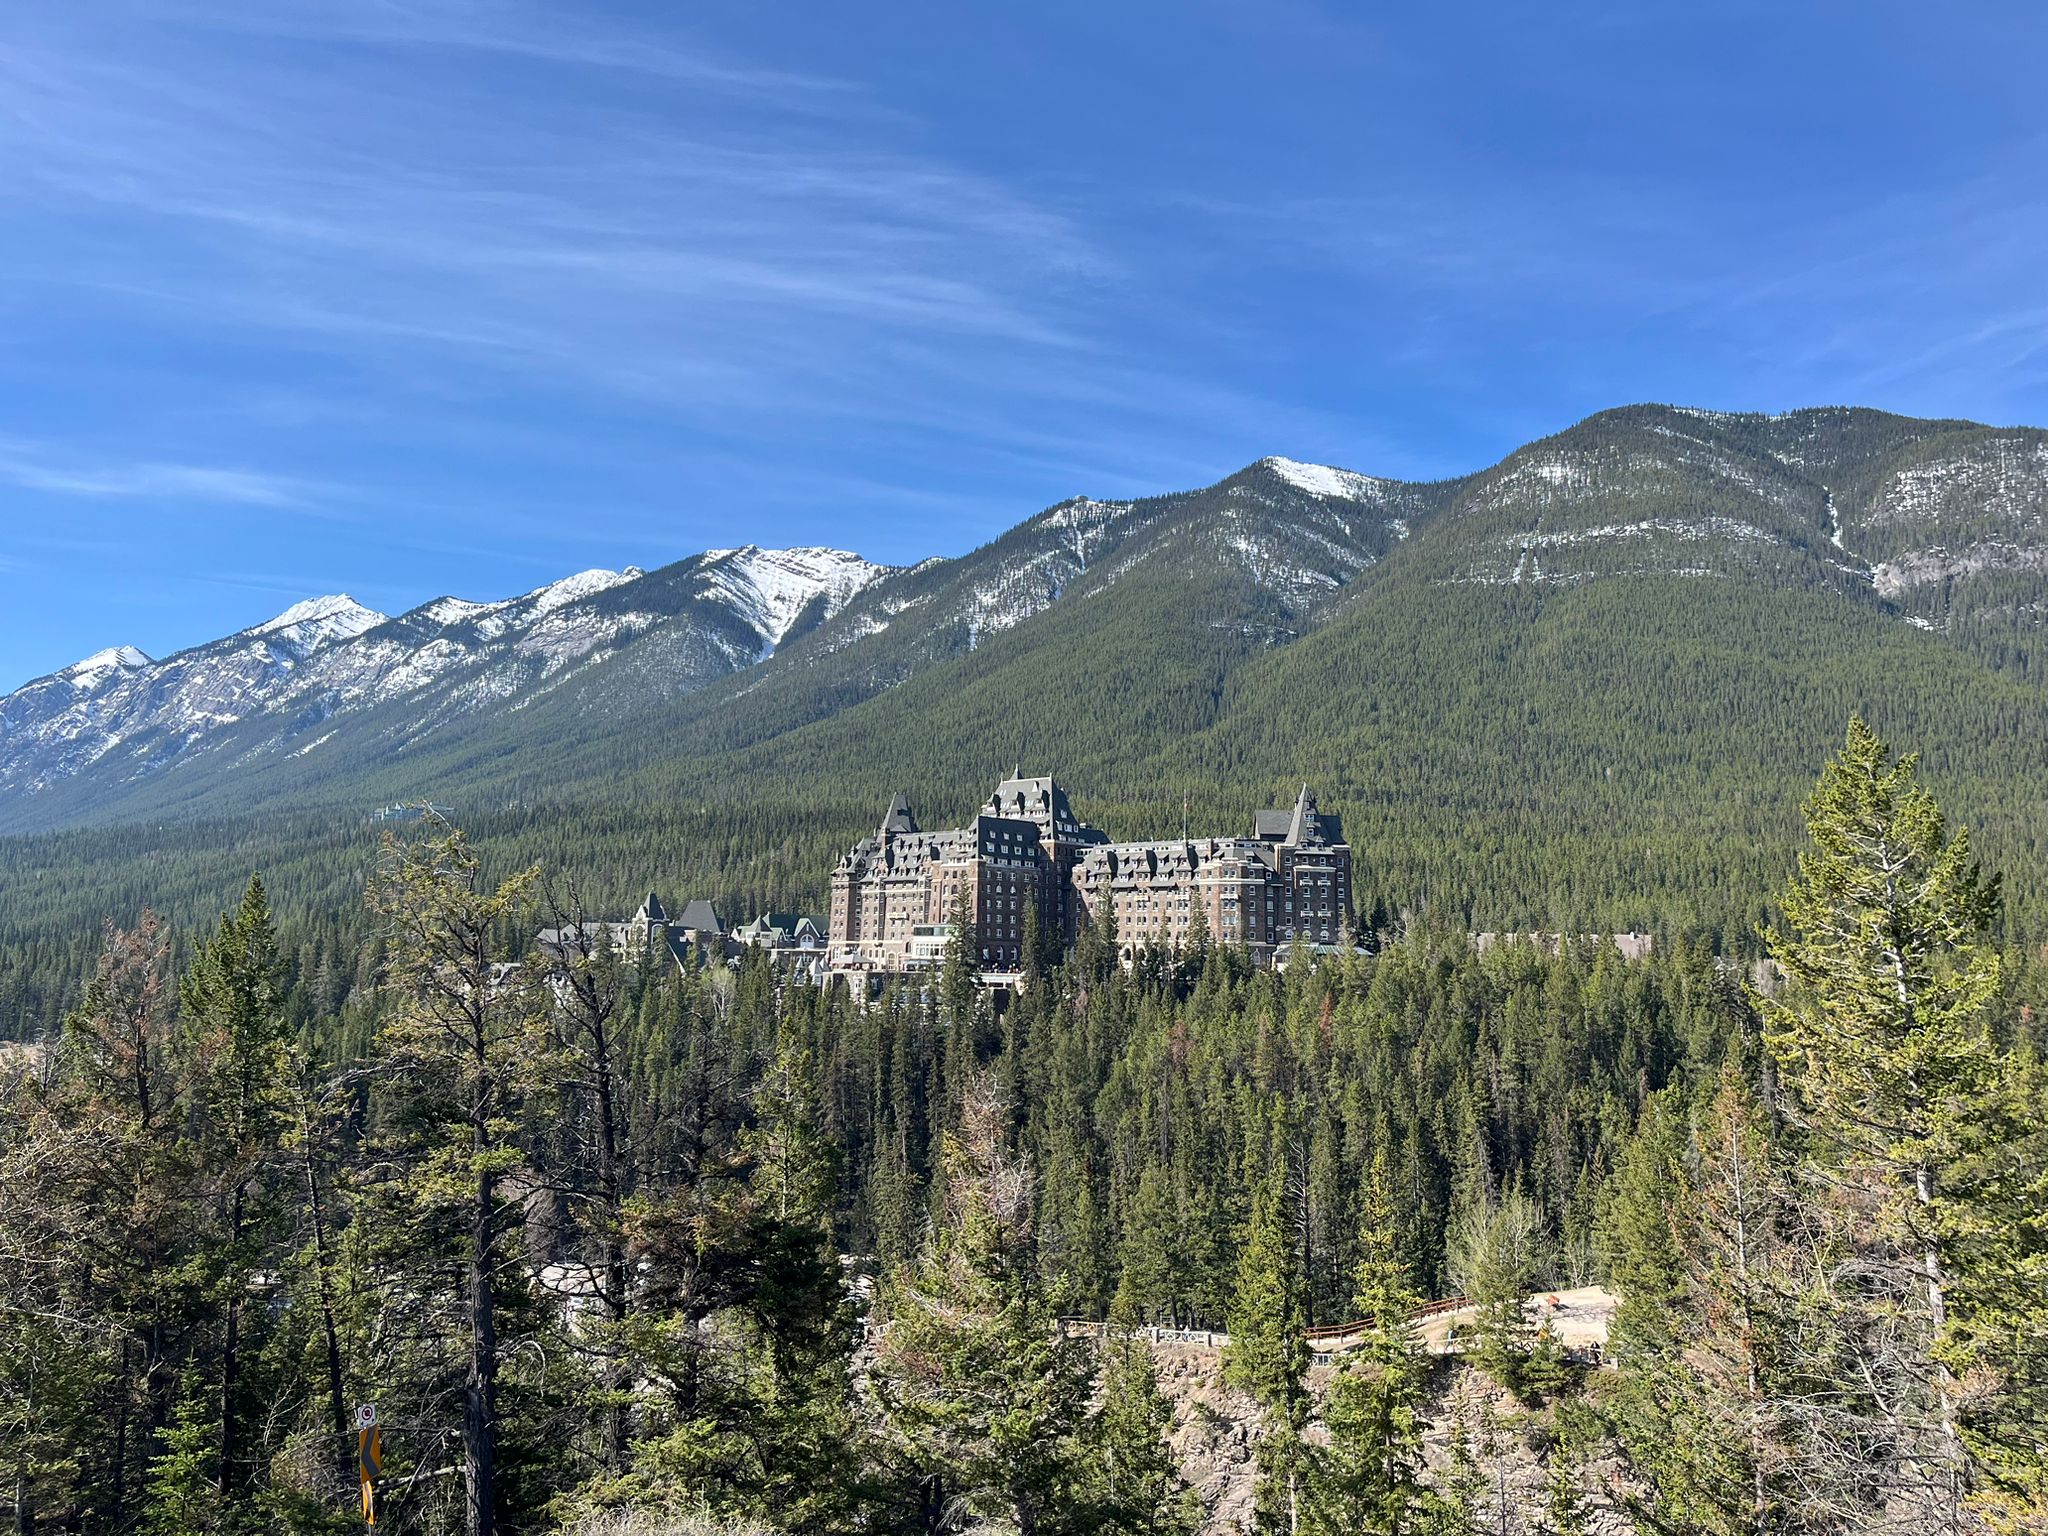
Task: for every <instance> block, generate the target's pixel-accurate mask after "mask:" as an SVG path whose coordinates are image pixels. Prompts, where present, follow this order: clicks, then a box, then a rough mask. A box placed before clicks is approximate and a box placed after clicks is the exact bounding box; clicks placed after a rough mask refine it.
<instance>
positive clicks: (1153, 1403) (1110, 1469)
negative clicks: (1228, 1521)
mask: <svg viewBox="0 0 2048 1536" xmlns="http://www.w3.org/2000/svg"><path fill="white" fill-rule="evenodd" d="M1100 1375H1101V1394H1100V1395H1101V1405H1100V1407H1099V1408H1098V1409H1097V1412H1096V1416H1095V1422H1094V1426H1093V1428H1092V1430H1091V1432H1090V1434H1089V1436H1088V1442H1089V1453H1090V1457H1091V1461H1092V1467H1093V1504H1094V1507H1093V1509H1092V1510H1090V1511H1089V1515H1090V1518H1091V1522H1092V1528H1093V1529H1095V1530H1097V1531H1101V1532H1103V1533H1105V1536H1193V1533H1194V1531H1195V1530H1196V1528H1197V1527H1198V1526H1199V1524H1200V1522H1201V1506H1200V1502H1199V1501H1198V1500H1197V1499H1196V1498H1195V1496H1194V1494H1193V1492H1192V1491H1191V1490H1190V1489H1189V1488H1188V1487H1187V1485H1186V1484H1185V1483H1184V1482H1183V1481H1182V1480H1181V1475H1180V1468H1179V1465H1178V1464H1177V1462H1176V1461H1175V1459H1174V1455H1173V1448H1172V1445H1171V1442H1170V1440H1169V1438H1168V1437H1169V1435H1170V1434H1171V1432H1172V1429H1173V1405H1172V1404H1171V1403H1170V1402H1168V1401H1167V1400H1166V1396H1165V1394H1164V1393H1162V1392H1161V1391H1160V1390H1159V1368H1158V1365H1157V1363H1156V1362H1155V1361H1154V1360H1153V1358H1152V1350H1151V1346H1150V1345H1148V1344H1147V1343H1146V1342H1145V1336H1144V1334H1143V1332H1142V1331H1141V1330H1140V1329H1139V1327H1138V1326H1137V1324H1136V1323H1135V1321H1134V1319H1133V1315H1132V1313H1131V1312H1130V1310H1129V1309H1127V1308H1122V1307H1120V1308H1118V1309H1117V1310H1115V1311H1113V1312H1112V1313H1111V1315H1110V1320H1109V1329H1108V1332H1107V1335H1106V1336H1105V1338H1104V1340H1103V1347H1102V1354H1101V1367H1100Z"/></svg>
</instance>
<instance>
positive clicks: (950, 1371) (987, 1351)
mask: <svg viewBox="0 0 2048 1536" xmlns="http://www.w3.org/2000/svg"><path fill="white" fill-rule="evenodd" d="M1009 1113H1010V1111H1009V1106H1008V1105H1007V1104H1005V1103H1003V1102H1002V1100H1001V1099H1000V1098H999V1096H998V1095H997V1094H996V1093H995V1091H994V1088H993V1084H992V1082H991V1081H990V1079H988V1078H987V1077H986V1076H983V1077H980V1078H978V1079H977V1080H976V1081H975V1082H974V1083H972V1084H970V1085H969V1087H968V1090H967V1092H966V1094H965V1096H964V1099H963V1103H962V1109H961V1122H960V1124H959V1126H958V1127H957V1128H955V1129H953V1130H950V1131H948V1132H947V1133H946V1135H945V1137H944V1138H943V1148H942V1152H941V1167H942V1173H943V1178H944V1192H943V1205H942V1210H941V1215H940V1219H939V1220H938V1221H937V1223H936V1224H935V1226H934V1229H933V1232H932V1234H931V1236H930V1238H929V1240H928V1241H927V1243H926V1244H925V1247H924V1249H923V1251H922V1252H921V1253H920V1255H919V1256H918V1258H917V1259H916V1260H915V1261H914V1262H913V1263H911V1264H909V1265H906V1266H905V1267H904V1268H902V1269H901V1270H899V1271H898V1272H897V1273H896V1274H895V1275H893V1276H892V1277H891V1278H890V1280H889V1283H888V1284H887V1286H886V1287H885V1289H884V1292H883V1296H882V1304H883V1307H884V1310H885V1312H886V1316H887V1327H886V1329H885V1331H884V1333H883V1335H882V1341H881V1354H880V1364H881V1371H882V1374H881V1379H880V1381H879V1383H878V1386H879V1389H880V1391H881V1393H882V1397H883V1404H884V1409H885V1415H886V1418H887V1422H888V1427H889V1431H890V1438H891V1441H892V1442H893V1445H894V1447H895V1451H896V1454H897V1455H898V1456H900V1457H901V1459H902V1461H903V1463H904V1466H905V1472H906V1481H907V1482H908V1484H909V1489H908V1503H909V1506H910V1514H911V1519H912V1521H913V1522H914V1524H915V1525H916V1526H917V1528H919V1529H922V1530H924V1531H927V1532H930V1533H934V1536H936V1533H938V1532H941V1531H949V1530H953V1529H956V1528H957V1527H958V1526H959V1524H960V1523H961V1521H962V1520H963V1519H965V1518H967V1517H969V1516H976V1517H979V1518H982V1519H989V1520H998V1521H1003V1522H1006V1523H1008V1524H1010V1525H1011V1526H1013V1527H1014V1528H1015V1529H1016V1530H1017V1531H1018V1533H1019V1536H1049V1533H1053V1532H1060V1531H1065V1530H1071V1529H1074V1528H1075V1527H1076V1526H1077V1525H1078V1524H1079V1523H1080V1521H1081V1515H1082V1511H1083V1510H1084V1509H1085V1507H1086V1500H1087V1456H1086V1442H1085V1439H1084V1433H1085V1430H1086V1426H1087V1423H1088V1417H1089V1414H1088V1399H1089V1394H1090V1380H1089V1373H1088V1369H1087V1360H1086V1355H1085V1351H1084V1349H1083V1346H1082V1345H1081V1343H1080V1341H1078V1340H1074V1339H1069V1338H1067V1337H1065V1336H1064V1335H1063V1334H1062V1333H1061V1331H1060V1330H1059V1328H1058V1327H1057V1326H1056V1319H1055V1317H1054V1315H1053V1311H1052V1308H1051V1307H1050V1306H1049V1305H1048V1304H1047V1300H1046V1297H1045V1294H1044V1290H1043V1287H1042V1285H1041V1284H1040V1282H1039V1278H1038V1276H1037V1274H1036V1272H1035V1268H1034V1265H1033V1244H1032V1241H1031V1206H1032V1203H1033V1194H1032V1184H1033V1180H1032V1177H1031V1170H1030V1167H1029V1165H1028V1164H1026V1163H1024V1162H1023V1161H1022V1160H1021V1159H1020V1158H1018V1157H1017V1156H1016V1154H1015V1152H1014V1151H1013V1150H1012V1149H1011V1147H1010V1145H1009V1129H1008V1119H1009Z"/></svg>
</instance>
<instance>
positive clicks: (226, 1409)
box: [214, 1185, 243, 1500]
mask: <svg viewBox="0 0 2048 1536" xmlns="http://www.w3.org/2000/svg"><path fill="white" fill-rule="evenodd" d="M228 1205H229V1214H228V1245H229V1251H230V1252H233V1251H234V1250H235V1249H236V1248H237V1247H239V1245H240V1243H241V1240H242V1216H243V1203H242V1189H241V1186H240V1185H237V1186H236V1187H235V1191H234V1193H233V1194H232V1195H231V1196H230V1197H229V1202H228ZM229 1283H230V1285H231V1286H233V1287H234V1288H233V1289H231V1290H230V1291H229V1292H228V1299H227V1306H226V1309H225V1311H226V1316H225V1317H224V1318H223V1319H222V1320H221V1345H220V1466H219V1467H218V1468H216V1469H215V1477H214V1486H215V1487H217V1488H218V1489H219V1490H220V1493H221V1497H222V1499H223V1500H225V1499H226V1498H227V1497H228V1496H229V1495H230V1494H231V1493H232V1492H233V1491H234V1485H235V1473H234V1466H235V1462H236V1460H237V1459H238V1458H239V1457H240V1456H241V1453H242V1448H241V1446H240V1445H238V1444H237V1443H236V1440H235V1386H236V1376H237V1373H238V1371H239V1369H240V1366H241V1357H240V1350H241V1342H242V1291H241V1287H240V1284H239V1276H238V1275H234V1276H230V1280H229Z"/></svg>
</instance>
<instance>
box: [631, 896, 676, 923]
mask: <svg viewBox="0 0 2048 1536" xmlns="http://www.w3.org/2000/svg"><path fill="white" fill-rule="evenodd" d="M633 920H634V921H635V922H641V923H665V922H667V921H668V913H667V912H666V911H664V910H663V909H662V905H661V898H660V897H659V896H657V895H655V894H654V892H652V891H649V892H648V893H647V899H646V900H645V901H643V902H641V903H640V910H639V911H638V912H635V913H634V914H633Z"/></svg>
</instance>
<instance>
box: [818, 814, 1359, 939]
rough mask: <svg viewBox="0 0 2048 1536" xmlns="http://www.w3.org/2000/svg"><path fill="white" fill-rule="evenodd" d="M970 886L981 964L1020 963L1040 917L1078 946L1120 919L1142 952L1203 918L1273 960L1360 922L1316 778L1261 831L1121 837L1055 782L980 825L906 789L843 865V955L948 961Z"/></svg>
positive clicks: (1220, 933) (1264, 817) (835, 892)
mask: <svg viewBox="0 0 2048 1536" xmlns="http://www.w3.org/2000/svg"><path fill="white" fill-rule="evenodd" d="M962 890H964V891H965V892H966V894H967V899H968V907H969V910H970V911H971V912H972V913H973V914H974V925H975V933H976V936H977V938H978V939H979V942H980V949H981V966H982V969H983V970H984V971H986V972H990V973H995V974H1001V973H1004V972H1008V971H1013V970H1015V969H1016V968H1017V966H1018V964H1019V962H1020V959H1021V957H1022V953H1023V942H1024V917H1025V913H1026V911H1027V910H1030V909H1034V908H1035V909H1036V911H1037V914H1038V921H1039V926H1040V929H1041V931H1042V932H1047V933H1056V934H1058V935H1060V936H1061V938H1062V939H1063V940H1064V941H1065V942H1069V943H1071V942H1072V940H1073V938H1074V936H1075V935H1076V934H1077V933H1078V932H1079V931H1080V929H1081V925H1082V924H1083V923H1093V922H1096V921H1099V919H1100V917H1101V915H1102V914H1103V913H1104V912H1105V911H1109V910H1113V911H1114V912H1115V913H1116V930H1117V936H1118V942H1119V944H1120V946H1121V948H1122V949H1123V951H1124V954H1125V955H1126V957H1129V956H1130V955H1132V954H1134V953H1135V952H1136V951H1137V950H1139V949H1141V948H1143V947H1144V946H1145V945H1147V944H1153V943H1159V944H1174V943H1179V942H1182V941H1184V940H1185V939H1186V938H1187V936H1188V933H1189V931H1190V929H1191V927H1192V925H1193V921H1194V915H1195V913H1196V912H1198V911H1199V912H1200V913H1201V914H1202V917H1203V919H1204V921H1205V922H1206V924H1207V926H1208V930H1209V934H1210V936H1211V937H1212V938H1213V939H1215V940H1216V941H1218V942H1220V943H1224V944H1232V945H1236V944H1243V945H1245V946H1247V947H1248V948H1250V950H1251V951H1252V952H1253V954H1254V955H1256V956H1258V957H1259V958H1260V959H1262V960H1266V961H1270V960H1271V958H1272V957H1273V955H1274V954H1275V952H1276V951H1280V950H1284V949H1286V948H1287V947H1288V946H1289V945H1291V944H1294V943H1296V942H1301V943H1306V944H1309V945H1325V944H1337V943H1341V942H1343V941H1344V940H1345V939H1347V938H1348V936H1349V933H1350V926H1351V849H1350V847H1349V846H1348V845H1347V844H1346V843H1345V842H1344V834H1343V829H1342V827H1341V826H1339V825H1338V821H1337V818H1336V817H1334V816H1325V815H1323V814H1321V813H1320V812H1318V811H1317V810H1316V803H1315V798H1314V797H1313V796H1312V795H1310V793H1309V791H1308V787H1307V786H1306V785H1303V786H1302V790H1301V794H1300V796H1299V797H1298V798H1297V799H1296V801H1295V803H1294V808H1293V809H1292V810H1291V811H1261V812H1259V813H1258V815H1257V817H1256V818H1254V821H1253V825H1252V835H1251V836H1250V837H1209V838H1193V839H1190V838H1179V839H1173V840H1169V841H1161V842H1148V843H1113V842H1111V841H1110V840H1109V838H1108V836H1107V835H1106V834H1104V833H1103V832H1101V831H1099V830H1098V829H1096V828H1094V827H1091V826H1089V825H1088V824H1087V823H1086V822H1083V821H1080V820H1078V819H1077V818H1076V817H1075V815H1074V812H1073V809H1072V807H1071V806H1069V805H1068V803H1067V797H1066V793H1065V792H1064V791H1063V790H1061V788H1060V787H1059V785H1058V784H1057V783H1056V782H1055V781H1054V780H1053V779H1052V778H1050V777H1042V778H1023V777H1015V778H1008V779H1005V780H1003V782H1002V783H1000V784H998V785H997V786H996V790H995V793H994V794H992V795H990V796H989V798H988V800H987V802H986V803H985V804H984V805H983V806H982V807H981V810H980V811H979V813H978V814H977V815H976V816H975V818H974V820H973V822H972V823H971V824H969V825H967V826H964V827H954V828H949V829H947V830H945V831H942V832H926V831H924V830H923V829H922V828H920V827H919V826H918V824H917V819H916V817H914V816H913V815H912V814H911V811H910V806H909V803H908V802H907V801H906V800H905V799H904V797H903V796H902V795H898V796H896V798H895V799H894V801H892V802H891V804H890V806H889V810H888V813H887V814H886V815H885V816H884V817H883V818H882V824H881V826H879V827H878V828H876V829H875V831H874V833H873V835H871V836H869V837H866V838H863V839H862V840H861V841H860V842H859V843H858V844H856V845H855V846H854V848H853V849H852V851H851V852H849V853H848V854H847V855H846V857H845V858H843V859H841V860H840V861H839V867H838V868H837V869H835V870H834V871H833V872H832V914H831V918H830V922H829V930H830V931H829V937H828V942H827V963H828V965H829V966H830V968H831V969H832V970H834V971H838V972H842V973H861V972H868V973H880V974H889V973H896V972H904V971H916V970H922V969H925V968H926V967H928V966H931V965H934V964H936V963H937V962H938V961H939V959H940V957H941V956H942V955H943V953H944V950H945V942H946V935H947V933H948V931H949V930H948V928H947V923H948V921H949V919H950V917H951V914H952V912H953V903H954V900H955V897H956V896H957V894H958V893H959V892H961V891H962Z"/></svg>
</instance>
